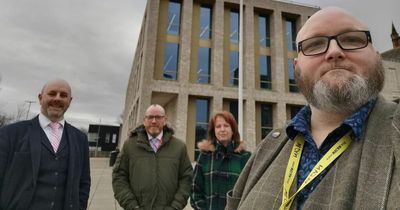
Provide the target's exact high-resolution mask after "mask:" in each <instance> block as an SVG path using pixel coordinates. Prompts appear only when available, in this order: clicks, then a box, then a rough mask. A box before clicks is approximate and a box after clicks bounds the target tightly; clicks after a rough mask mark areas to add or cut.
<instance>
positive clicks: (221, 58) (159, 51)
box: [119, 0, 398, 160]
mask: <svg viewBox="0 0 400 210" xmlns="http://www.w3.org/2000/svg"><path fill="white" fill-rule="evenodd" d="M168 2H169V1H168V0H159V1H147V7H146V12H145V15H144V18H143V23H142V29H141V34H140V37H139V41H138V45H137V48H136V53H135V57H134V62H133V66H132V70H131V75H130V78H129V84H128V88H127V92H126V101H125V109H124V123H123V127H122V130H121V135H120V136H121V139H120V141H119V142H120V144H122V143H123V142H124V141H125V139H126V138H127V137H128V135H129V131H130V130H132V129H133V128H135V127H136V126H137V125H139V124H141V123H142V120H143V117H144V116H143V115H144V112H145V110H146V108H147V107H148V106H149V105H150V104H160V105H162V106H164V107H165V109H166V115H167V116H168V122H169V123H170V125H171V126H172V127H173V128H174V129H175V133H176V136H177V137H179V138H180V139H182V140H184V141H185V142H186V145H187V148H188V153H189V156H190V158H191V159H192V160H194V158H195V144H196V142H195V135H196V100H197V99H198V98H203V99H207V100H208V102H209V116H212V115H213V114H214V113H215V112H218V111H220V110H229V102H231V101H235V100H236V101H237V99H238V88H237V87H232V86H230V85H229V84H228V81H227V77H229V62H228V61H227V58H228V57H229V50H230V49H237V47H238V45H232V44H230V43H229V38H227V37H228V36H229V34H228V33H229V30H227V27H229V25H228V24H229V19H228V20H227V18H228V17H227V13H229V9H231V8H234V9H238V8H239V0H212V1H210V0H199V1H193V0H182V1H181V16H180V17H181V21H180V34H179V35H178V36H171V35H168V34H167V33H166V24H167V19H168V18H167V17H168V16H167V15H168ZM202 3H206V4H209V5H211V8H212V38H211V39H210V40H206V41H204V40H199V38H198V37H197V34H198V33H197V31H196V30H197V28H198V26H199V23H198V22H199V14H198V13H199V12H198V9H199V7H200V6H199V4H202ZM318 10H319V8H318V7H314V6H307V5H301V4H294V3H293V2H291V3H288V2H284V1H273V0H263V1H248V0H244V16H243V17H244V18H243V19H244V20H243V23H244V28H243V29H244V38H243V40H244V44H243V46H244V54H243V72H244V79H243V81H244V82H243V87H244V90H243V99H244V105H243V108H244V113H243V116H244V123H243V130H244V132H243V133H242V134H241V136H242V139H244V140H245V141H247V144H248V147H249V149H250V150H253V149H254V148H255V146H256V145H257V144H258V142H260V141H261V139H262V134H261V125H260V124H261V114H260V112H261V111H260V109H261V108H260V107H261V105H262V104H269V105H271V107H272V116H271V118H272V119H271V120H272V128H277V127H281V126H283V125H285V124H286V123H287V121H288V120H289V119H290V118H291V117H290V107H291V106H302V105H304V104H305V103H306V102H305V100H304V98H303V97H302V95H301V94H299V93H293V92H290V91H289V81H288V62H287V61H288V59H289V58H293V57H295V55H296V52H295V51H290V50H288V47H287V40H286V35H285V34H286V33H287V31H286V25H285V18H286V17H288V18H291V19H292V20H294V21H295V28H296V31H298V30H299V28H300V26H301V25H302V24H304V22H305V21H306V20H307V19H308V17H309V16H311V15H312V14H313V13H315V12H316V11H318ZM261 13H265V14H267V15H268V17H269V27H270V28H269V29H270V38H271V45H270V46H269V47H268V49H263V50H264V51H266V52H267V53H268V55H269V56H270V59H271V75H272V78H271V85H272V88H271V89H270V90H265V89H261V88H260V85H259V83H260V81H259V80H260V79H259V72H258V70H257V69H258V65H259V64H258V60H256V58H257V57H258V53H259V51H261V50H260V49H259V47H258V45H257V43H256V41H255V36H257V30H258V29H257V22H256V21H257V18H256V17H257V15H258V14H261ZM167 41H170V42H176V43H179V59H178V60H179V62H178V64H179V65H178V76H177V79H176V80H175V81H174V80H172V81H171V80H165V79H164V78H163V61H164V60H163V59H164V58H163V56H164V55H163V52H164V45H165V43H166V42H167ZM200 45H202V46H209V47H210V48H211V58H210V60H211V63H210V66H211V68H210V69H211V70H210V78H211V81H210V83H209V84H199V83H197V82H196V81H195V79H193V78H195V76H196V63H197V56H195V55H196V50H197V49H198V47H199V46H200ZM385 65H386V66H390V65H391V64H390V63H386V64H385ZM396 68H397V67H396ZM397 81H398V80H397ZM396 84H398V83H396ZM396 84H395V83H394V82H393V83H392V82H391V83H390V85H389V92H390V90H391V89H396V87H394V86H396ZM397 90H398V88H397ZM272 128H271V129H272ZM120 146H121V145H120Z"/></svg>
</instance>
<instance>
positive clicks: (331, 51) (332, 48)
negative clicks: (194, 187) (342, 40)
mask: <svg viewBox="0 0 400 210" xmlns="http://www.w3.org/2000/svg"><path fill="white" fill-rule="evenodd" d="M344 57H345V54H344V51H343V49H342V48H341V47H340V46H339V44H338V41H337V40H336V39H331V40H330V41H329V45H328V50H327V51H326V53H325V59H326V60H328V61H329V60H337V59H344Z"/></svg>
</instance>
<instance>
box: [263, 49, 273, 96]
mask: <svg viewBox="0 0 400 210" xmlns="http://www.w3.org/2000/svg"><path fill="white" fill-rule="evenodd" d="M271 86H272V85H271V57H270V56H267V55H260V87H261V88H262V89H271V88H272V87H271Z"/></svg>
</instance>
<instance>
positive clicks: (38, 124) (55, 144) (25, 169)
mask: <svg viewBox="0 0 400 210" xmlns="http://www.w3.org/2000/svg"><path fill="white" fill-rule="evenodd" d="M38 99H39V102H40V106H41V112H40V114H39V115H38V116H36V117H35V118H33V119H31V120H27V121H21V122H17V123H15V124H11V125H8V126H6V127H3V128H1V129H0V193H1V194H0V209H1V210H20V209H21V210H39V209H40V210H45V209H54V210H58V209H86V208H87V201H88V198H89V190H90V168H89V155H88V153H89V147H88V140H87V136H86V135H85V134H84V133H82V132H81V131H79V130H78V129H76V128H75V127H73V126H72V125H70V124H69V123H67V122H66V121H65V120H64V113H65V112H66V111H67V110H68V107H69V105H70V103H71V101H72V96H71V87H70V86H69V84H68V83H67V82H66V81H65V80H60V79H57V80H52V81H49V82H48V83H46V84H45V85H44V86H43V88H42V91H41V92H40V93H39V95H38Z"/></svg>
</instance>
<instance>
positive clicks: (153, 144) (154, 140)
mask: <svg viewBox="0 0 400 210" xmlns="http://www.w3.org/2000/svg"><path fill="white" fill-rule="evenodd" d="M160 144H161V142H160V140H158V139H157V138H152V139H150V145H151V147H152V148H153V151H154V152H157V150H158V148H159V147H160Z"/></svg>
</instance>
